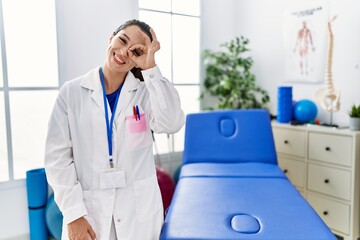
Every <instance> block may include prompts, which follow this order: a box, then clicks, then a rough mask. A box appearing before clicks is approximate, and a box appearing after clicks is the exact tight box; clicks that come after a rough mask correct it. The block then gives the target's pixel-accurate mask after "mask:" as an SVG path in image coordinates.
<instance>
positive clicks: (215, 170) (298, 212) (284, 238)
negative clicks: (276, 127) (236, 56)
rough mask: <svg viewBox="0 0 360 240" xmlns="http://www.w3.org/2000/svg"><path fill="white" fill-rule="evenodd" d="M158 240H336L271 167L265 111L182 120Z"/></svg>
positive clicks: (193, 116)
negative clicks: (173, 180)
mask: <svg viewBox="0 0 360 240" xmlns="http://www.w3.org/2000/svg"><path fill="white" fill-rule="evenodd" d="M160 239H162V240H185V239H186V240H190V239H192V240H233V239H240V240H241V239H243V240H245V239H246V240H252V239H258V240H336V237H335V236H334V235H333V233H332V232H331V231H330V229H329V228H328V227H327V226H326V225H325V223H324V222H323V221H322V220H321V218H320V217H319V216H318V215H317V213H316V212H315V211H314V210H313V209H312V207H311V206H310V205H309V204H308V203H307V202H306V200H305V199H304V198H303V197H302V195H301V194H300V193H299V192H298V191H297V190H296V188H295V187H294V186H293V185H292V184H291V183H290V181H289V180H288V179H287V177H286V175H285V174H284V173H283V172H282V170H281V169H280V168H279V167H278V165H277V157H276V152H275V145H274V140H273V135H272V129H271V124H270V116H269V113H268V112H267V111H265V110H227V111H212V112H202V113H197V114H190V115H188V116H187V119H186V129H185V147H184V153H183V166H182V168H181V173H180V177H179V181H178V184H177V186H176V190H175V193H174V196H173V199H172V202H171V205H170V207H169V209H168V211H167V215H166V218H165V222H164V225H163V228H162V231H161V236H160Z"/></svg>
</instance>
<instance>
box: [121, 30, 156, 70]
mask: <svg viewBox="0 0 360 240" xmlns="http://www.w3.org/2000/svg"><path fill="white" fill-rule="evenodd" d="M138 31H139V33H140V34H141V35H142V36H143V38H144V39H145V46H144V45H143V44H135V45H133V46H132V47H130V48H129V50H128V56H129V58H130V59H131V60H132V61H133V62H134V63H135V64H136V67H138V68H141V69H142V70H146V69H149V68H153V67H155V66H156V63H155V56H154V55H155V52H157V51H158V50H159V49H160V42H159V41H158V40H157V38H156V34H155V32H154V30H153V29H152V28H151V29H150V32H151V36H152V39H153V40H152V42H151V41H150V38H149V37H148V36H147V35H146V34H145V33H144V32H143V31H141V30H138Z"/></svg>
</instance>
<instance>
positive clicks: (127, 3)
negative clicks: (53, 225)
mask: <svg viewBox="0 0 360 240" xmlns="http://www.w3.org/2000/svg"><path fill="white" fill-rule="evenodd" d="M56 7H57V11H56V14H57V24H58V46H59V49H58V54H59V72H60V84H62V83H64V82H65V81H67V80H70V79H72V78H74V77H77V76H79V75H80V74H83V73H86V72H87V71H88V70H90V69H91V68H94V67H96V66H100V65H101V64H103V63H104V59H105V53H106V47H107V43H108V40H109V37H110V35H111V33H112V32H113V31H114V30H115V29H116V28H117V27H118V26H119V25H120V24H121V23H123V22H124V21H126V20H128V19H131V18H135V17H137V5H136V1H135V2H134V1H133V0H122V1H117V0H107V1H101V0H76V1H73V0H57V1H56ZM0 213H1V214H0V215H1V216H0V239H2V240H3V239H28V234H29V223H28V211H27V196H26V185H25V181H24V180H21V181H16V182H11V183H4V184H1V185H0Z"/></svg>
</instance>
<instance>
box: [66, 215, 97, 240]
mask: <svg viewBox="0 0 360 240" xmlns="http://www.w3.org/2000/svg"><path fill="white" fill-rule="evenodd" d="M68 234H69V239H70V240H88V237H89V236H90V237H91V240H95V239H96V236H95V232H94V230H93V229H92V227H91V226H90V224H89V222H88V221H87V220H86V219H85V218H84V217H81V218H78V219H76V220H75V221H72V222H71V223H69V224H68Z"/></svg>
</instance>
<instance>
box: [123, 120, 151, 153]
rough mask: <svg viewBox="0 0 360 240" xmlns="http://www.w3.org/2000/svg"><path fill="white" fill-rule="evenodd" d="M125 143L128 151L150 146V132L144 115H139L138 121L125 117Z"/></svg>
mask: <svg viewBox="0 0 360 240" xmlns="http://www.w3.org/2000/svg"><path fill="white" fill-rule="evenodd" d="M126 142H127V147H128V149H129V150H130V151H135V150H138V149H141V148H145V147H148V146H149V145H151V143H152V140H151V132H150V131H149V129H148V126H147V121H146V115H145V114H141V115H140V119H136V118H135V117H134V116H127V117H126Z"/></svg>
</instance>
